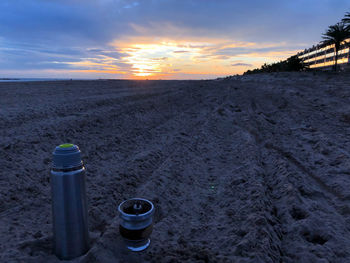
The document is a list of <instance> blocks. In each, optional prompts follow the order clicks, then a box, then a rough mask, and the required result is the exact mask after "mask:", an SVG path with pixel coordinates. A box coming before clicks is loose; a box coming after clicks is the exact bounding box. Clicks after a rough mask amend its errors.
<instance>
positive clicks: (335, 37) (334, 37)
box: [322, 23, 350, 71]
mask: <svg viewBox="0 0 350 263" xmlns="http://www.w3.org/2000/svg"><path fill="white" fill-rule="evenodd" d="M349 37H350V31H349V29H347V28H346V26H345V25H344V23H337V24H335V25H333V26H329V27H328V30H327V31H326V33H324V34H323V36H322V38H323V39H324V40H323V42H322V43H323V44H325V45H334V52H335V63H334V70H335V71H337V63H338V51H339V48H340V44H341V42H343V41H344V40H345V39H347V38H349Z"/></svg>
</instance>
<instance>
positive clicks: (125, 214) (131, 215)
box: [118, 197, 154, 218]
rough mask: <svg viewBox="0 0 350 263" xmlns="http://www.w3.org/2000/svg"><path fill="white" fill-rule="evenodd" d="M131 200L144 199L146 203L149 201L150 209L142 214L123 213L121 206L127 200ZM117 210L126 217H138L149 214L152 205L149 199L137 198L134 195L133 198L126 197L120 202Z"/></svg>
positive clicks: (152, 207) (151, 210)
mask: <svg viewBox="0 0 350 263" xmlns="http://www.w3.org/2000/svg"><path fill="white" fill-rule="evenodd" d="M132 200H141V201H145V202H147V203H149V204H150V205H151V209H150V210H149V211H147V212H146V213H143V214H138V215H134V214H128V213H125V212H124V211H122V209H121V208H122V206H123V205H124V204H125V203H126V202H128V201H132ZM118 211H119V213H120V214H121V215H122V216H124V217H128V218H140V217H144V216H148V215H151V214H152V213H153V211H154V205H153V203H152V202H151V201H149V200H147V199H144V198H138V197H135V198H130V199H127V200H124V201H123V202H121V203H120V205H119V206H118Z"/></svg>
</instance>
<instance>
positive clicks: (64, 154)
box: [51, 145, 89, 259]
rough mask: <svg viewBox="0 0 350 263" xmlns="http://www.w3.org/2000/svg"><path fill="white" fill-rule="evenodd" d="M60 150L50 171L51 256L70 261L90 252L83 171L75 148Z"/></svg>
mask: <svg viewBox="0 0 350 263" xmlns="http://www.w3.org/2000/svg"><path fill="white" fill-rule="evenodd" d="M59 147H60V146H58V147H56V150H55V152H54V153H53V155H54V158H53V168H52V169H51V189H52V191H51V193H52V215H53V241H54V253H55V254H56V255H57V257H58V258H60V259H72V258H75V257H78V256H81V255H83V254H85V253H86V252H87V250H88V249H89V230H88V220H87V218H88V211H87V203H86V192H85V168H84V166H83V163H82V162H81V158H80V151H79V148H78V147H77V146H75V145H73V146H71V147H66V148H64V147H61V148H59ZM58 148H59V149H58ZM55 155H56V156H55ZM67 160H68V161H67Z"/></svg>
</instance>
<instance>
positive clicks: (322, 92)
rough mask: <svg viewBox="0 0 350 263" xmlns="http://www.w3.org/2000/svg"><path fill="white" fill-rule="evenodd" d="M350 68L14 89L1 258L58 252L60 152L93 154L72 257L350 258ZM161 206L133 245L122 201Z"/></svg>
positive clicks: (5, 143) (2, 100) (5, 90)
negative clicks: (146, 242) (84, 225)
mask: <svg viewBox="0 0 350 263" xmlns="http://www.w3.org/2000/svg"><path fill="white" fill-rule="evenodd" d="M349 85H350V75H348V76H347V75H339V74H338V75H336V74H313V73H279V74H277V73H274V74H260V75H250V76H237V77H233V78H231V79H223V80H210V81H209V80H208V81H205V80H203V81H151V80H148V81H146V80H145V81H126V80H100V81H97V80H96V81H52V82H45V81H41V82H14V83H5V82H3V83H0V105H1V106H0V167H1V170H0V233H1V235H0V262H33V263H34V262H59V260H58V259H57V258H56V256H55V255H53V254H52V218H51V196H50V167H51V154H52V151H53V150H54V148H55V146H57V145H59V144H61V143H65V142H72V143H75V144H77V145H78V146H79V147H80V149H81V151H82V154H83V161H84V164H85V166H86V171H87V173H86V175H87V197H88V207H89V208H88V210H89V228H90V235H91V249H90V250H89V251H88V253H87V254H86V255H84V256H82V257H80V258H77V259H76V260H73V261H72V262H128V263H130V262H287V263H288V262H290V263H292V262H305V263H306V262H307V263H310V262H322V263H326V262H350V203H349V201H350V150H349V149H350V140H349V138H350V137H349V136H350V89H349ZM132 197H143V198H146V199H149V200H151V201H152V202H153V203H154V204H155V206H156V214H155V217H154V230H153V233H152V236H151V245H150V247H149V248H148V249H146V250H145V251H143V252H140V253H133V252H129V251H127V250H126V249H125V248H124V247H123V245H122V238H121V236H120V234H119V228H118V227H119V217H118V212H117V206H118V204H119V203H120V202H122V201H123V200H126V199H128V198H132Z"/></svg>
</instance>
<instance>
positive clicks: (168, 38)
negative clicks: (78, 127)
mask: <svg viewBox="0 0 350 263" xmlns="http://www.w3.org/2000/svg"><path fill="white" fill-rule="evenodd" d="M349 9H350V2H349V1H348V0H317V1H316V0H295V1H280V0H269V1H260V0H250V1H203V0H139V1H134V0H50V1H47V0H2V1H0V32H1V37H0V70H1V71H0V74H1V75H3V74H4V72H12V70H14V71H15V70H17V71H21V72H23V74H26V73H25V72H30V73H28V74H34V73H33V72H34V71H35V70H37V72H38V74H40V72H42V73H43V74H44V75H45V74H51V73H50V72H57V70H61V72H65V74H68V73H69V72H73V71H74V72H75V73H74V74H73V75H74V76H76V75H77V74H83V76H86V75H85V74H91V72H92V71H94V75H92V74H91V75H90V76H98V74H99V72H100V74H101V76H102V75H103V76H105V74H115V76H116V77H118V76H126V75H127V76H128V77H133V74H134V73H135V70H136V68H137V67H138V68H139V69H140V67H143V69H140V70H143V71H144V72H145V74H147V73H150V72H151V71H152V72H155V71H157V72H163V73H164V74H165V73H166V74H168V75H170V76H172V77H175V78H176V77H181V76H185V75H184V74H185V73H184V72H187V75H186V76H200V75H202V74H201V72H206V74H208V76H209V75H210V76H213V75H215V74H220V73H219V70H220V71H221V72H222V73H221V74H226V73H227V72H230V71H231V70H232V65H234V64H237V63H242V64H251V65H254V66H257V65H258V64H262V63H263V62H265V61H266V62H271V61H273V60H276V59H277V60H279V59H283V58H285V57H287V56H289V55H290V54H292V52H296V51H298V50H301V49H304V48H306V47H309V46H311V45H312V44H316V43H317V42H318V41H319V40H320V39H321V33H323V32H324V30H325V29H326V28H327V26H328V25H330V24H334V23H336V22H337V21H339V20H340V19H341V17H342V16H343V15H344V12H345V11H347V10H349ZM142 45H144V46H142ZM151 45H153V50H152V46H151ZM145 47H150V49H144V48H145ZM154 48H156V49H157V50H154ZM163 58H166V59H163ZM237 59H240V60H242V61H240V62H235V61H237ZM152 63H153V64H152ZM151 65H153V67H155V68H151V69H150V68H149V67H151ZM188 65H190V66H188ZM204 66H206V67H208V68H204ZM236 67H237V70H240V69H239V66H236ZM175 69H181V74H180V72H179V73H178V74H175V73H174V72H176V70H175ZM209 69H210V70H209ZM33 70H34V71H33ZM116 71H118V72H122V73H121V75H119V74H116V73H113V72H116ZM67 72H68V73H67ZM79 72H80V73H79ZM89 72H90V73H89ZM106 72H110V73H106ZM54 74H56V73H54ZM141 74H142V73H141ZM168 75H167V76H168ZM113 76H114V75H113Z"/></svg>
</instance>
